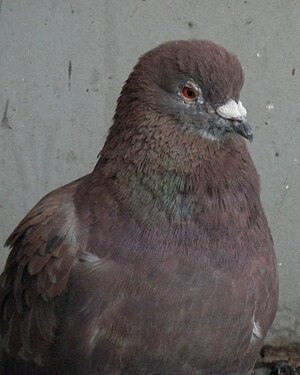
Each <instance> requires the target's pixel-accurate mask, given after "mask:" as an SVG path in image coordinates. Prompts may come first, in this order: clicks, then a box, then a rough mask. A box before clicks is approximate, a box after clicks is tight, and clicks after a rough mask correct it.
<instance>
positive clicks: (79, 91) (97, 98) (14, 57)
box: [0, 0, 300, 342]
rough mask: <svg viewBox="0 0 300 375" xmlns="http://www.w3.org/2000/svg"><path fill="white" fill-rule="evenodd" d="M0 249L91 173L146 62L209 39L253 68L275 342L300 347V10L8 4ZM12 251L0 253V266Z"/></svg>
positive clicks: (275, 2)
mask: <svg viewBox="0 0 300 375" xmlns="http://www.w3.org/2000/svg"><path fill="white" fill-rule="evenodd" d="M0 5H1V12H0V120H1V118H2V122H1V125H0V159H1V176H0V177H1V184H0V219H1V222H0V227H1V232H0V237H1V238H0V242H1V243H3V242H4V240H5V238H6V237H7V236H8V235H9V233H10V232H11V231H12V230H13V228H14V227H15V225H16V224H17V223H18V222H19V220H20V219H21V218H22V217H23V216H24V214H25V213H26V212H27V211H28V210H29V209H30V208H31V207H32V205H33V204H34V203H35V202H36V201H37V200H38V199H39V198H41V197H42V196H43V195H44V194H45V193H47V192H48V191H50V190H51V189H53V188H55V187H58V186H59V185H62V184H64V183H66V182H68V181H71V180H72V179H75V178H77V177H79V176H81V175H83V174H86V173H87V172H88V171H89V170H90V169H91V168H92V167H93V165H94V163H95V161H96V156H97V153H98V151H99V150H100V148H101V146H102V145H103V142H104V139H105V136H106V134H107V130H108V127H109V125H110V123H111V118H112V115H113V111H114V107H115V102H116V99H117V96H118V93H119V91H120V88H121V86H122V83H123V82H124V80H125V79H126V77H127V75H128V74H129V72H130V70H131V68H132V66H133V65H134V64H135V62H136V60H137V57H138V56H139V55H140V54H141V53H143V52H145V51H147V50H148V49H150V48H152V47H154V46H156V45H157V44H158V43H160V42H163V41H166V40H172V39H189V38H205V39H211V40H214V41H215V42H217V43H220V44H222V45H223V46H225V47H226V48H228V49H229V50H231V51H234V52H235V53H236V54H237V55H238V56H239V58H240V60H241V62H242V65H243V67H244V69H245V75H246V83H245V86H244V90H243V97H242V100H243V103H244V104H245V105H246V107H247V110H248V113H249V120H250V122H251V123H252V125H253V127H254V130H255V140H254V143H253V144H252V145H250V146H249V147H250V150H251V153H252V155H253V158H254V160H255V162H256V165H257V168H258V170H259V172H260V174H261V179H262V199H263V202H264V206H265V209H266V212H267V215H268V218H269V223H270V226H271V229H272V232H273V236H274V240H275V244H276V251H277V255H278V264H279V275H280V307H279V312H278V315H277V319H276V323H275V325H274V328H273V330H272V332H271V334H270V335H269V340H272V341H273V342H275V341H277V342H279V341H281V342H282V341H287V342H291V341H296V340H299V339H300V298H299V296H300V292H299V276H300V275H299V269H300V251H299V246H300V228H299V218H300V217H299V216H300V201H299V186H300V173H299V172H300V152H299V143H300V131H299V127H300V105H299V97H300V81H299V77H300V64H299V59H300V48H299V47H300V1H299V0H293V1H292V0H219V1H218V0H160V1H158V0H144V1H142V0H122V1H121V0H110V1H108V0H107V1H104V0H98V1H97V0H19V1H17V0H0ZM6 255H7V250H3V252H2V253H1V264H2V266H3V264H4V262H5V259H6Z"/></svg>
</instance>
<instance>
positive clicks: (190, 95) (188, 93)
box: [181, 85, 199, 101]
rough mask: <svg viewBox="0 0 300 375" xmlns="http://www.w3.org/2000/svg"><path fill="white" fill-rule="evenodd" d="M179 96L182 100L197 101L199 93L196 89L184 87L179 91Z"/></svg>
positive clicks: (188, 86)
mask: <svg viewBox="0 0 300 375" xmlns="http://www.w3.org/2000/svg"><path fill="white" fill-rule="evenodd" d="M181 95H182V96H183V98H184V99H186V100H191V101H193V100H196V99H198V97H199V92H198V91H197V90H196V88H194V87H192V86H190V85H185V86H183V88H182V90H181Z"/></svg>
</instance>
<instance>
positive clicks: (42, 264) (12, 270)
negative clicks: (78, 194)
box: [0, 180, 80, 364]
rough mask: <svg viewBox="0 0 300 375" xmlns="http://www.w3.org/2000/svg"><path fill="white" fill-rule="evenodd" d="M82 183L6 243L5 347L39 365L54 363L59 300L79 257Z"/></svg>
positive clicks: (1, 302) (1, 328) (53, 196)
mask: <svg viewBox="0 0 300 375" xmlns="http://www.w3.org/2000/svg"><path fill="white" fill-rule="evenodd" d="M79 181H80V180H77V181H74V182H72V183H71V184H68V185H66V186H63V187H61V188H59V189H57V190H55V191H53V192H51V193H49V194H48V195H47V196H45V197H44V198H43V199H42V200H41V201H40V202H39V203H38V204H37V205H36V206H35V207H34V208H33V209H32V210H31V211H30V212H29V213H28V215H27V216H26V217H25V218H24V219H23V220H22V221H21V222H20V224H19V225H18V226H17V228H16V229H15V230H14V232H13V233H12V234H11V235H10V237H9V238H8V240H7V242H6V246H9V247H11V252H10V255H9V257H8V259H7V263H6V267H5V269H4V272H3V273H2V275H1V277H0V313H1V315H0V335H1V341H2V347H3V348H4V349H5V350H6V351H7V352H8V353H9V354H10V355H12V356H19V357H21V358H23V359H25V360H30V361H34V362H35V363H37V364H43V363H44V362H45V360H44V359H45V358H46V356H47V357H49V350H50V347H51V344H52V342H53V339H54V336H55V331H56V328H57V317H56V313H55V307H56V300H57V297H58V296H60V295H62V293H63V292H64V290H65V289H66V286H67V284H68V279H69V276H70V272H71V269H72V267H73V264H74V262H75V261H76V258H77V256H78V254H79V252H80V246H79V245H78V244H76V243H75V241H74V240H73V238H72V230H73V231H74V220H75V214H74V205H73V195H74V193H75V190H76V187H77V185H78V182H79Z"/></svg>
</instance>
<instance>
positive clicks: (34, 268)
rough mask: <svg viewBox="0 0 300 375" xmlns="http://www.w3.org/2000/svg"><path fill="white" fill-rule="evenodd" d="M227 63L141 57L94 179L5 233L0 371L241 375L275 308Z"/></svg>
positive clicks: (182, 55) (198, 46) (189, 52)
mask: <svg viewBox="0 0 300 375" xmlns="http://www.w3.org/2000/svg"><path fill="white" fill-rule="evenodd" d="M243 81H244V79H243V72H242V68H241V65H240V63H239V61H238V59H237V57H236V56H235V55H233V54H231V53H229V52H227V51H226V50H225V49H224V48H222V47H220V46H218V45H216V44H214V43H212V42H210V41H199V40H192V41H173V42H167V43H164V44H162V45H160V46H158V47H156V48H154V49H153V50H151V51H149V52H147V53H146V54H144V55H143V56H142V57H141V58H140V60H139V61H138V63H137V65H136V66H135V68H134V70H133V72H132V73H131V74H130V76H129V78H128V80H127V81H126V83H125V84H124V86H123V89H122V91H121V95H120V97H119V99H118V103H117V108H116V112H115V116H114V119H113V124H112V127H111V129H110V131H109V134H108V137H107V140H106V143H105V145H104V147H103V149H102V151H101V153H100V157H99V159H98V162H97V164H96V166H95V168H94V170H93V171H92V172H91V173H90V174H88V175H86V176H84V177H82V178H80V179H78V180H76V181H74V182H71V183H69V184H68V185H65V186H63V187H60V188H58V189H57V190H54V191H52V192H50V193H49V194H48V195H46V196H45V197H44V198H42V199H41V201H40V202H39V203H37V205H36V206H35V207H34V208H33V209H32V210H31V211H30V212H29V213H28V214H27V216H26V217H25V218H24V219H23V220H22V221H21V222H20V224H19V225H18V226H17V228H16V229H15V230H14V232H13V233H12V234H11V235H10V237H9V238H8V240H7V242H6V245H7V246H9V247H10V248H11V252H10V255H9V257H8V260H7V263H6V267H5V270H4V272H3V274H2V276H1V291H0V309H1V310H0V334H1V345H2V359H1V371H2V372H1V374H5V375H11V374H13V375H20V374H22V375H28V374H34V375H42V374H43V375H49V374H51V375H57V374H61V375H74V374H79V375H134V374H136V375H146V374H147V375H246V374H250V373H251V370H252V368H253V365H254V363H255V360H256V358H257V356H258V353H259V350H260V348H261V346H262V343H263V340H264V337H265V336H266V333H267V331H268V328H269V327H270V324H271V323H272V321H273V319H274V316H275V312H276V309H277V296H278V286H277V272H276V259H275V255H274V249H273V241H272V237H271V234H270V230H269V227H268V224H267V220H266V217H265V214H264V211H263V208H262V205H261V201H260V187H259V177H258V174H257V172H256V169H255V166H254V164H253V162H252V159H251V157H250V154H249V152H248V150H247V147H246V141H245V139H244V138H246V139H248V140H250V141H251V140H252V137H253V135H252V130H251V127H250V125H249V123H248V122H247V120H246V109H245V107H244V106H243V104H242V102H241V100H240V91H241V88H242V86H243Z"/></svg>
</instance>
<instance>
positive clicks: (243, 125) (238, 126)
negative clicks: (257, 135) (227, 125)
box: [232, 119, 253, 142]
mask: <svg viewBox="0 0 300 375" xmlns="http://www.w3.org/2000/svg"><path fill="white" fill-rule="evenodd" d="M232 129H233V130H234V132H235V133H238V134H239V135H241V136H242V137H244V138H246V139H248V141H249V142H252V141H253V130H252V128H251V126H250V125H249V123H248V121H246V120H245V119H243V120H241V121H239V120H236V121H232Z"/></svg>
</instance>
